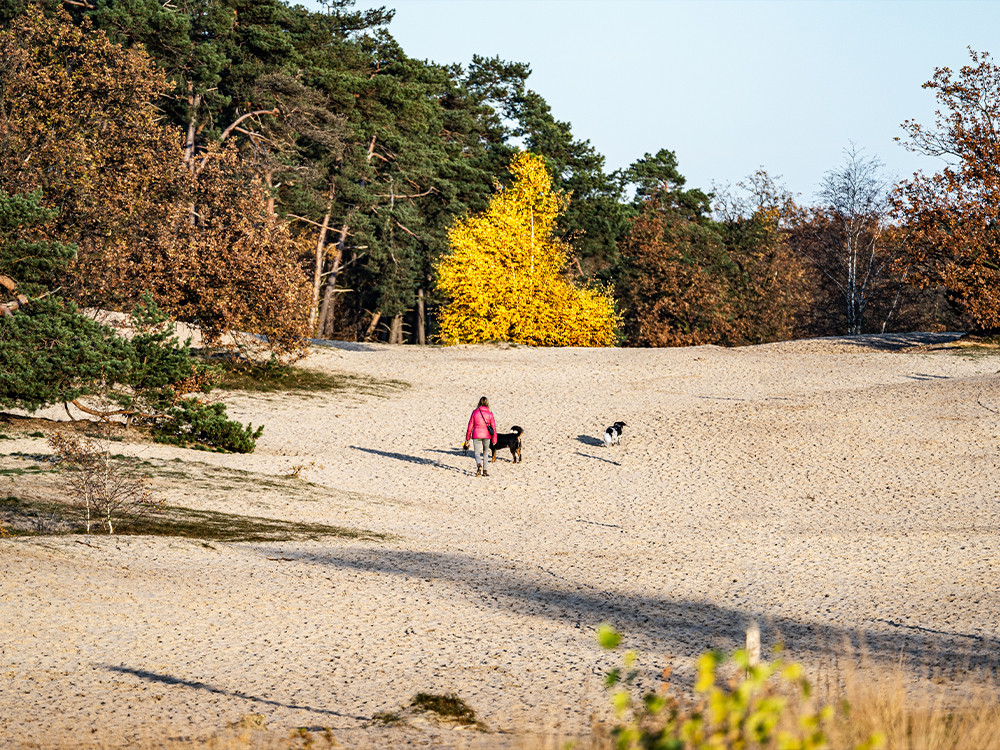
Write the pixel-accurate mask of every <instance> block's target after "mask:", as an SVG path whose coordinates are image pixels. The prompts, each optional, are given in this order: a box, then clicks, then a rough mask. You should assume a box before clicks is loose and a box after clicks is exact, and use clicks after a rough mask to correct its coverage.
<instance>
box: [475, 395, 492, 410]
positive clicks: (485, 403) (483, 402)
mask: <svg viewBox="0 0 1000 750" xmlns="http://www.w3.org/2000/svg"><path fill="white" fill-rule="evenodd" d="M479 406H485V407H486V408H487V409H489V408H490V400H489V399H488V398H486V396H483V397H482V398H481V399H479ZM479 406H477V407H476V408H477V409H478V408H479Z"/></svg>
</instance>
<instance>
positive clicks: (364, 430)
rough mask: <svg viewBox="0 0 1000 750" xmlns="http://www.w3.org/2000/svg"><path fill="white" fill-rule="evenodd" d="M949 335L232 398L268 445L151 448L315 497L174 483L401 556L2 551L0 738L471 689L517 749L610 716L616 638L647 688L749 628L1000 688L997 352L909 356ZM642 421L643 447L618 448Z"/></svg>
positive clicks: (125, 540)
mask: <svg viewBox="0 0 1000 750" xmlns="http://www.w3.org/2000/svg"><path fill="white" fill-rule="evenodd" d="M948 338H949V337H948V336H947V335H942V336H940V337H925V338H921V339H915V338H912V337H910V338H906V337H859V338H856V339H824V340H813V341H801V342H790V343H783V344H774V345H768V346H760V347H748V348H742V349H722V348H718V347H696V348H688V349H672V350H646V349H615V350H589V349H531V348H519V347H514V348H504V347H453V348H447V349H440V348H418V347H389V346H382V345H357V344H352V345H346V344H345V345H342V346H339V347H317V348H316V349H314V351H313V353H312V354H311V355H310V357H309V358H308V360H307V361H306V362H305V363H304V365H305V366H307V367H311V368H315V369H322V370H327V371H331V372H342V373H350V374H354V375H358V376H364V377H369V378H377V379H385V378H393V379H398V380H401V381H405V382H406V383H408V384H409V387H406V388H401V389H385V391H384V393H381V394H377V393H371V394H359V393H356V392H344V393H338V394H335V395H329V396H325V395H324V396H322V397H302V396H287V395H285V396H280V397H277V396H256V395H255V396H250V395H236V396H235V397H233V398H232V399H230V400H229V403H230V412H231V413H232V414H233V415H235V416H237V417H239V418H241V419H243V420H249V421H252V422H253V423H255V424H258V423H263V424H265V425H266V429H265V433H264V436H263V438H262V439H261V441H260V443H259V446H258V449H257V451H256V452H255V453H254V454H253V455H249V456H237V455H219V454H205V453H194V452H192V451H185V450H181V449H177V448H172V447H169V446H159V445H156V446H137V447H135V450H138V451H140V452H141V454H142V455H143V456H145V457H148V458H156V459H174V458H178V457H180V458H182V459H184V460H185V461H186V462H197V463H191V464H190V465H191V466H197V467H202V468H205V467H208V468H211V467H223V468H227V469H232V470H242V471H245V472H253V473H254V474H255V475H258V476H259V475H266V476H274V475H278V474H281V473H282V472H287V470H288V467H289V466H291V465H293V464H298V465H304V466H305V467H306V468H305V469H303V475H304V477H305V478H307V479H308V480H309V481H311V482H312V483H314V485H316V487H315V488H313V490H311V491H310V494H308V497H306V496H303V497H288V498H282V497H277V498H276V497H275V496H274V494H273V493H272V494H271V495H268V496H267V497H266V498H265V497H264V495H263V494H261V493H260V492H257V491H255V490H254V487H253V486H252V484H250V485H246V484H244V485H242V486H239V487H235V488H233V489H229V490H220V489H219V488H217V487H216V488H212V487H211V486H209V485H206V489H205V490H204V491H202V492H192V491H191V490H190V489H185V490H183V491H182V490H181V489H176V490H171V489H170V487H167V488H166V493H167V495H168V499H169V500H170V501H171V502H172V503H176V504H181V505H186V506H189V507H203V508H209V509H215V510H224V511H226V512H230V513H242V514H250V515H257V516H269V517H282V518H289V519H295V520H305V521H316V522H323V523H330V524H338V525H343V526H348V527H352V528H360V529H367V530H371V531H375V532H380V533H384V534H388V535H391V536H390V537H389V538H388V539H385V540H374V541H363V540H351V539H342V538H324V539H319V540H314V541H303V542H273V543H219V542H211V543H203V542H201V541H192V540H183V539H171V538H153V537H122V538H105V537H98V538H94V537H91V538H89V539H88V540H87V541H89V542H90V543H91V544H92V545H93V546H88V545H84V544H80V543H78V542H79V541H80V538H79V537H38V538H18V539H12V540H9V539H7V540H2V541H0V623H2V625H0V670H2V679H0V746H5V747H17V746H22V745H24V744H29V743H39V744H42V745H46V744H51V743H52V742H54V741H56V740H57V739H58V740H61V741H65V742H66V743H68V744H81V743H85V742H91V741H97V742H101V743H104V744H116V743H124V742H126V741H127V740H128V739H129V738H136V737H145V738H150V737H152V738H157V739H162V738H164V737H192V736H201V735H204V734H207V733H211V732H213V731H216V730H219V729H222V728H224V727H226V726H227V725H228V723H230V722H234V721H236V720H238V719H239V717H240V716H242V715H245V714H249V713H263V714H265V715H266V717H267V722H268V726H269V727H270V728H271V729H272V730H274V731H275V732H287V730H288V729H290V728H294V727H298V726H306V727H323V726H328V727H331V728H332V729H333V731H334V734H335V735H337V736H338V737H339V738H341V741H342V742H346V743H347V744H348V745H351V744H363V743H364V742H365V741H373V742H376V743H383V744H384V742H385V738H384V737H383V735H380V734H379V733H380V732H386V731H389V730H383V729H369V730H364V729H363V727H364V726H365V724H366V723H367V722H368V721H369V720H371V718H372V717H373V716H374V715H375V714H377V713H379V712H384V711H394V710H397V709H399V708H400V707H401V706H403V705H405V704H406V703H408V701H409V699H410V698H411V696H413V694H414V693H416V692H419V691H424V692H435V693H447V692H455V693H457V694H458V695H460V696H461V697H462V698H464V699H465V700H466V701H467V702H468V703H469V704H470V705H471V706H472V707H473V708H475V709H476V710H477V711H478V713H479V714H480V716H481V718H482V719H483V720H484V721H485V722H486V723H487V724H488V725H489V726H490V727H492V728H494V729H495V730H497V731H499V732H501V733H507V732H523V731H528V730H535V731H550V730H554V731H556V732H559V733H561V734H563V735H566V736H568V735H570V734H573V733H576V732H580V731H583V730H584V729H585V728H586V726H587V724H588V721H589V716H590V715H591V714H592V713H596V714H598V715H604V714H606V711H607V700H606V697H605V696H604V693H603V689H602V687H601V677H602V675H603V673H604V672H605V670H606V669H608V668H609V667H610V666H612V665H613V664H615V663H616V660H617V658H618V657H616V656H615V655H613V654H607V653H603V652H601V651H600V649H599V648H598V646H597V644H596V643H595V641H594V637H593V631H594V628H595V627H596V626H597V625H598V624H599V623H601V622H610V623H612V624H614V625H616V626H617V627H618V628H619V629H620V630H622V631H623V632H624V634H625V636H626V642H627V644H628V645H629V646H632V647H635V648H637V649H639V650H640V652H641V653H642V655H643V657H642V667H643V670H644V675H646V679H647V681H650V682H651V681H652V680H653V679H654V676H655V675H657V674H658V673H659V672H660V671H661V670H662V669H663V667H665V666H668V665H670V666H673V667H674V668H675V670H676V674H677V675H678V679H679V681H680V682H681V683H683V682H684V681H685V680H686V679H688V678H689V677H690V674H691V666H692V660H693V658H694V657H695V656H696V655H697V654H699V653H700V652H702V651H703V650H705V649H707V648H721V649H725V650H731V649H733V648H736V647H738V646H739V645H740V644H741V641H742V638H743V633H744V629H745V627H746V625H747V623H748V622H749V621H750V620H752V619H757V620H759V621H760V622H761V623H762V630H763V640H764V643H765V646H768V645H772V644H774V643H775V642H777V641H778V640H779V639H780V640H781V641H783V642H784V643H786V644H787V646H788V647H789V648H790V650H791V652H792V654H793V656H795V657H796V658H799V659H802V660H804V661H805V662H806V663H807V664H809V665H813V667H814V668H819V666H820V665H823V664H826V663H828V662H829V658H828V655H829V653H830V652H831V649H837V648H840V647H841V646H842V645H843V644H844V642H845V640H853V641H854V642H855V643H857V642H858V639H859V638H860V639H862V640H863V641H864V643H865V647H866V648H867V649H868V651H869V652H870V654H871V657H872V659H874V660H876V661H878V660H883V659H884V660H892V661H895V660H898V659H899V657H900V656H901V655H902V656H903V657H904V658H905V660H906V662H907V663H908V664H909V665H910V668H911V669H912V672H913V674H914V679H922V678H926V677H930V678H932V679H935V680H937V681H938V682H940V681H941V680H942V679H950V676H951V675H952V673H953V672H954V669H955V667H956V665H957V666H958V667H960V668H964V667H965V666H968V665H973V666H980V667H984V668H990V669H995V668H996V664H997V660H996V656H995V654H996V652H997V650H998V646H1000V627H998V625H997V623H998V622H1000V594H998V591H1000V588H998V586H997V584H998V582H1000V581H998V573H997V571H998V570H1000V536H998V530H1000V519H998V514H997V502H998V500H997V498H998V497H1000V470H998V469H1000V458H998V451H997V444H998V435H1000V424H998V420H1000V416H998V414H996V413H994V412H993V411H991V410H990V409H989V408H986V407H990V406H992V407H993V408H996V409H1000V380H998V378H997V370H998V369H1000V357H994V356H977V357H969V356H960V355H956V354H954V353H952V352H948V351H938V350H936V349H935V347H934V346H933V345H928V346H924V347H917V348H914V347H913V346H912V345H913V344H916V343H921V342H923V343H925V344H933V343H934V342H935V341H938V340H947V339H948ZM483 394H486V395H488V396H489V397H490V401H491V404H492V406H493V409H494V411H495V413H496V415H497V418H498V421H499V423H500V426H501V428H507V427H509V426H510V425H512V424H519V425H521V426H523V427H524V428H525V434H524V441H525V445H524V453H523V455H524V462H523V464H518V465H513V464H512V463H511V462H510V460H509V454H508V455H503V454H501V455H500V457H499V458H498V460H497V463H496V464H495V466H493V467H491V471H490V474H491V476H490V477H489V478H476V477H475V476H474V470H475V466H474V463H473V460H472V458H471V456H466V455H464V454H463V453H462V452H461V450H460V445H461V442H462V439H463V437H464V429H465V424H466V421H467V419H468V416H469V413H470V411H471V409H472V408H473V407H474V406H475V403H476V400H477V399H478V398H479V396H480V395H483ZM984 405H985V406H984ZM52 416H53V417H58V412H53V413H52ZM616 420H624V421H625V422H627V424H628V427H627V428H626V430H625V435H624V440H623V445H622V446H621V447H614V448H605V447H604V446H603V445H600V444H599V442H598V438H599V436H600V434H601V432H602V430H603V428H604V426H605V425H607V424H610V423H611V422H614V421H616ZM0 447H2V449H3V450H6V451H15V450H21V451H28V450H30V451H35V452H38V451H41V450H44V448H43V447H42V442H41V441H38V440H35V441H31V440H28V439H24V440H18V441H8V442H6V443H5V445H3V446H0ZM310 462H315V464H314V465H310ZM199 470H201V469H199ZM4 481H7V480H4ZM17 481H22V480H20V479H19V478H15V481H14V482H13V483H11V484H10V485H9V486H8V488H7V492H9V493H11V494H17V492H18V486H17ZM392 731H393V732H394V733H393V734H391V735H385V737H390V736H391V738H392V743H390V744H398V743H400V742H403V741H404V740H405V741H407V742H411V743H414V744H421V743H424V742H431V741H433V742H435V743H444V744H449V743H451V744H454V742H457V740H456V741H453V740H451V739H449V737H450V736H451V734H455V733H451V734H449V732H450V730H443V729H434V728H419V727H418V728H414V729H406V730H392ZM463 736H464V737H467V736H468V734H467V733H466V734H465V735H463ZM345 738H346V739H345ZM373 738H374V739H373ZM380 738H382V739H380ZM505 741H507V742H509V741H510V738H509V737H508V736H507V735H506V734H500V735H492V736H491V739H490V742H494V743H500V744H503V742H505ZM461 742H464V743H466V745H468V744H469V740H468V739H462V740H461Z"/></svg>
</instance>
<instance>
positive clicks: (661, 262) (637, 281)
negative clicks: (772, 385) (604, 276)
mask: <svg viewBox="0 0 1000 750" xmlns="http://www.w3.org/2000/svg"><path fill="white" fill-rule="evenodd" d="M622 255H623V256H624V257H625V258H626V260H627V261H628V263H629V265H630V268H631V273H630V276H629V279H628V282H627V285H626V286H625V289H624V294H623V302H624V304H625V307H626V318H625V320H626V326H627V330H628V334H629V342H630V343H632V344H634V345H638V346H690V345H696V344H708V343H729V342H730V341H732V339H733V338H734V336H735V335H736V327H735V323H734V318H735V310H734V308H733V305H732V302H731V300H730V299H729V296H728V293H727V291H728V290H727V285H726V278H725V277H726V274H725V273H724V272H723V267H724V266H725V265H726V264H727V262H728V260H727V258H726V255H725V248H724V246H723V244H722V239H721V238H720V237H719V236H718V234H717V233H716V232H714V231H713V230H712V228H711V227H709V226H707V225H706V224H705V223H703V222H698V221H696V220H692V219H689V218H686V217H683V216H680V215H679V214H678V213H677V212H676V211H675V210H674V209H673V207H672V206H671V204H670V201H669V198H667V197H666V196H663V195H659V196H654V197H653V198H651V199H650V200H649V201H647V202H646V204H645V205H644V206H643V210H642V213H641V214H640V215H639V216H638V217H637V218H636V219H634V220H633V222H632V225H631V227H630V229H629V232H628V234H627V235H626V238H625V244H624V246H623V248H622Z"/></svg>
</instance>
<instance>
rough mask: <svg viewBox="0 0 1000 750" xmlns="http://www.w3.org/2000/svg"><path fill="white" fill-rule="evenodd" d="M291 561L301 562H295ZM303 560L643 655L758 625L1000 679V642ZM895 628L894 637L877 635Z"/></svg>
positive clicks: (652, 597) (701, 645)
mask: <svg viewBox="0 0 1000 750" xmlns="http://www.w3.org/2000/svg"><path fill="white" fill-rule="evenodd" d="M292 554H293V555H294V554H295V553H292ZM300 557H301V559H303V560H307V561H309V562H312V563H315V564H321V565H330V566H334V567H337V568H343V569H350V570H358V571H366V572H379V573H390V574H394V575H399V576H403V577H415V578H425V579H426V578H434V579H438V580H442V579H443V580H447V581H450V582H452V583H454V584H456V585H459V586H463V587H465V588H467V589H469V590H471V591H473V592H475V593H476V594H477V595H479V597H480V598H481V600H482V601H484V602H486V603H487V604H489V605H491V606H496V607H503V608H505V609H507V610H509V611H512V612H516V613H519V614H524V615H526V616H529V617H546V618H549V619H552V620H561V621H564V622H566V623H568V624H572V625H573V626H575V627H584V626H586V627H596V626H597V625H598V624H600V623H602V622H609V623H612V624H613V625H615V626H616V627H618V628H619V629H621V630H623V631H624V632H626V633H627V634H628V635H629V636H630V639H638V640H639V641H640V644H639V645H640V648H641V649H643V650H651V649H653V648H657V649H661V650H666V651H667V652H669V653H674V654H680V655H689V656H695V655H697V654H699V653H702V652H703V651H705V650H707V649H719V650H722V651H733V650H735V649H737V648H742V646H743V639H744V635H745V631H746V627H747V625H748V624H749V623H750V622H751V621H752V620H757V619H762V621H763V623H764V624H765V633H766V636H765V641H766V642H767V641H769V642H770V644H771V645H776V644H777V643H782V644H784V645H786V646H787V647H789V648H790V649H791V650H792V651H793V652H794V653H799V654H805V653H809V654H813V655H823V656H831V655H837V654H841V653H843V651H844V650H845V649H849V650H852V651H853V652H854V653H865V654H866V655H868V656H869V657H870V658H872V659H877V660H880V661H883V662H891V663H899V662H900V660H902V661H903V662H904V663H905V664H906V665H907V666H908V667H909V668H912V669H914V670H917V669H919V670H923V671H926V672H927V673H928V674H936V673H939V672H947V673H948V674H951V673H952V671H953V670H954V669H955V668H956V666H960V667H965V668H967V669H973V668H975V669H979V670H983V671H986V672H988V673H989V674H990V676H991V677H992V678H993V679H997V678H1000V657H998V656H997V654H998V653H1000V637H997V636H996V635H995V634H987V635H983V634H977V633H960V632H946V631H942V630H935V629H932V628H910V627H905V626H903V625H902V624H900V623H897V622H893V621H889V620H877V619H876V620H870V621H869V623H870V625H871V626H876V627H874V628H873V627H870V626H868V627H866V626H865V625H864V624H859V625H858V626H857V627H849V626H840V625H835V624H828V623H821V622H819V623H817V622H806V621H803V620H801V619H799V618H797V617H792V616H788V615H784V614H782V613H781V612H766V611H765V612H758V611H747V610H741V609H739V608H736V607H727V606H725V605H720V604H715V603H712V602H706V601H704V600H695V599H685V598H678V597H672V596H670V595H669V594H664V595H657V594H653V593H649V594H636V593H620V592H617V591H614V590H608V589H605V588H602V587H599V586H596V585H591V584H589V583H585V582H583V581H581V580H570V579H567V578H565V577H563V576H561V575H559V574H558V573H555V572H553V571H551V570H547V569H545V568H543V567H541V566H538V565H530V564H529V565H527V566H525V565H524V564H523V563H519V562H518V561H516V560H511V559H507V560H501V561H498V560H497V559H496V558H490V559H489V560H479V559H476V558H473V557H470V556H466V555H456V554H439V553H431V552H410V551H405V550H386V549H381V548H380V549H379V550H378V551H377V552H375V551H372V552H369V551H367V550H364V549H341V550H336V551H332V552H331V553H330V554H327V555H319V556H314V555H306V554H302V555H300ZM877 624H882V625H889V626H891V630H887V629H885V628H878V627H877Z"/></svg>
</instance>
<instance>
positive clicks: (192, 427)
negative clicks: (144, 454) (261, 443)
mask: <svg viewBox="0 0 1000 750" xmlns="http://www.w3.org/2000/svg"><path fill="white" fill-rule="evenodd" d="M167 414H168V416H169V417H170V418H169V419H165V420H162V421H160V422H158V423H157V424H156V425H155V426H154V428H153V431H154V434H155V436H156V440H157V442H161V443H172V444H173V445H180V446H182V447H186V446H189V445H193V446H199V445H202V446H208V447H210V448H214V449H217V450H220V451H224V452H229V453H253V449H254V448H255V447H256V446H257V438H259V437H260V436H261V435H262V434H263V432H264V428H263V427H262V426H261V427H257V428H256V429H254V427H253V425H251V424H246V425H244V424H241V423H239V422H236V421H234V420H232V419H229V417H227V416H226V405H225V404H220V403H218V402H216V403H212V404H206V403H202V402H201V401H199V400H198V399H196V398H185V399H182V400H181V401H179V402H178V403H177V405H176V406H173V407H171V408H170V409H169V410H167Z"/></svg>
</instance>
